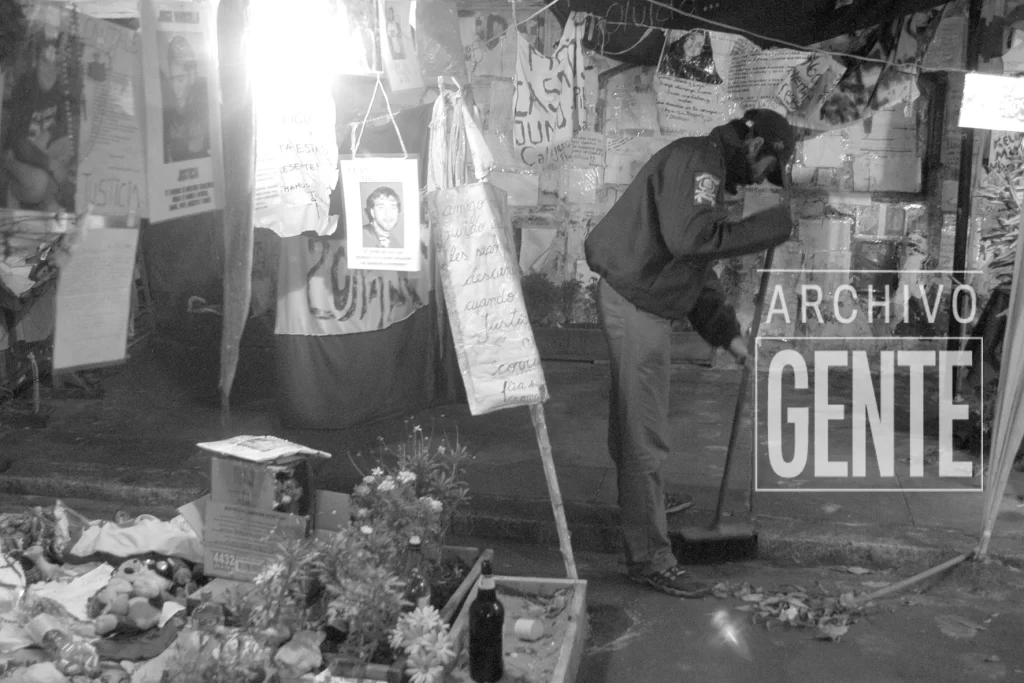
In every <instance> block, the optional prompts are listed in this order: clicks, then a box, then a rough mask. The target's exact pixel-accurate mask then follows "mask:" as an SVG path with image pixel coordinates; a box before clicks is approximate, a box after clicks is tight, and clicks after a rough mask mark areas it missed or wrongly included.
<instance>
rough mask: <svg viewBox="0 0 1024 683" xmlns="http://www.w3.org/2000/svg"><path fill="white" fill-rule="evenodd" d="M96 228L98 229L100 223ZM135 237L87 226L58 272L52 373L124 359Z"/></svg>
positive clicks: (127, 232)
mask: <svg viewBox="0 0 1024 683" xmlns="http://www.w3.org/2000/svg"><path fill="white" fill-rule="evenodd" d="M88 220H92V221H96V220H97V219H96V217H93V218H90V219H88ZM98 225H103V221H102V219H99V220H98ZM138 239H139V231H138V230H137V229H135V230H133V229H130V228H108V227H90V228H89V229H87V230H86V231H85V233H84V234H83V236H82V241H81V243H79V244H78V245H77V246H76V247H75V250H74V251H73V252H72V254H71V258H70V259H69V261H68V263H67V265H65V266H64V267H62V268H61V269H60V276H59V278H58V280H57V313H56V321H57V322H56V330H55V332H54V342H53V367H54V369H55V370H74V369H81V368H89V367H98V366H103V365H110V364H113V363H118V362H121V361H123V360H124V359H125V354H126V352H127V344H128V320H129V317H130V311H131V292H132V287H133V286H134V283H135V251H136V247H137V246H138Z"/></svg>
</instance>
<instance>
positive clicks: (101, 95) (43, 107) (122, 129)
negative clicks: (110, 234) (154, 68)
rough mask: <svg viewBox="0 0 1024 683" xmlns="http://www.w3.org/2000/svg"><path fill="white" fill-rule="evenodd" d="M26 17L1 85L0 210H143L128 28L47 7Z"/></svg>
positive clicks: (134, 213)
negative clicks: (2, 130) (0, 171)
mask: <svg viewBox="0 0 1024 683" xmlns="http://www.w3.org/2000/svg"><path fill="white" fill-rule="evenodd" d="M26 19H27V32H26V36H25V40H24V41H23V43H22V44H21V45H20V46H19V48H18V50H17V53H16V55H15V57H14V58H13V59H12V60H11V63H12V66H11V67H10V68H9V69H7V70H5V75H4V80H5V81H6V87H5V88H0V93H2V94H3V98H2V101H0V121H2V122H3V126H4V131H5V133H4V136H3V140H2V145H3V147H2V149H0V165H2V167H3V169H4V173H2V174H0V208H6V209H11V210H18V211H41V212H45V213H50V214H52V213H71V214H73V213H83V212H84V211H85V210H86V209H87V208H88V207H89V206H90V205H91V206H92V209H91V210H92V212H93V213H95V214H99V215H103V216H111V217H125V218H131V219H132V220H134V219H135V218H136V217H138V216H141V215H145V212H146V198H145V196H144V192H145V190H144V188H145V183H144V170H143V156H142V135H141V131H140V128H139V123H138V116H137V106H136V102H137V100H136V95H137V93H136V84H137V78H138V72H137V62H138V54H139V45H138V41H137V38H136V35H135V32H133V31H131V30H129V29H126V28H123V27H121V26H118V25H116V24H113V23H110V22H106V21H102V20H100V19H95V18H92V17H89V16H85V15H83V14H80V13H77V14H76V13H74V12H73V11H72V10H71V9H69V8H65V7H64V6H62V5H60V4H54V3H45V2H40V3H34V4H32V5H30V6H28V7H27V8H26Z"/></svg>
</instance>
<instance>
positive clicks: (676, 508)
mask: <svg viewBox="0 0 1024 683" xmlns="http://www.w3.org/2000/svg"><path fill="white" fill-rule="evenodd" d="M692 507H693V496H688V495H686V494H685V493H666V494H665V514H666V515H674V514H676V513H679V512H682V511H683V510H689V509H690V508H692Z"/></svg>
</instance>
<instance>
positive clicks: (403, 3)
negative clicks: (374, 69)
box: [379, 0, 423, 92]
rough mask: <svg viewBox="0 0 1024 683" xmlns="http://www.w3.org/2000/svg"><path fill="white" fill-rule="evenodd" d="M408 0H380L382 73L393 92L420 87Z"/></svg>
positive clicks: (421, 79)
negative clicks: (382, 30)
mask: <svg viewBox="0 0 1024 683" xmlns="http://www.w3.org/2000/svg"><path fill="white" fill-rule="evenodd" d="M411 5H412V2H411V0H380V3H379V8H380V25H381V26H383V27H384V33H383V35H382V36H381V38H382V41H383V44H382V45H381V57H382V58H383V62H384V73H385V74H386V75H387V77H388V84H389V85H390V86H391V90H392V91H393V92H401V91H403V90H415V89H417V88H422V87H423V76H422V74H421V73H420V58H419V55H417V53H416V40H415V38H416V36H415V34H414V33H413V26H412V24H411V22H410V21H409V19H410V17H412V14H411V11H412V10H411Z"/></svg>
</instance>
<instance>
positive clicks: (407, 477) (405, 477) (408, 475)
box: [398, 470, 416, 484]
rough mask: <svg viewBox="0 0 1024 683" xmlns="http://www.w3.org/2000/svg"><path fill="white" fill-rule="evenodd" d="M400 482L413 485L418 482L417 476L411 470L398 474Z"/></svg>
mask: <svg viewBox="0 0 1024 683" xmlns="http://www.w3.org/2000/svg"><path fill="white" fill-rule="evenodd" d="M398 481H399V482H401V483H403V484H411V483H412V482H414V481H416V475H415V474H414V473H412V472H410V471H409V470H402V471H401V472H399V473H398Z"/></svg>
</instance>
